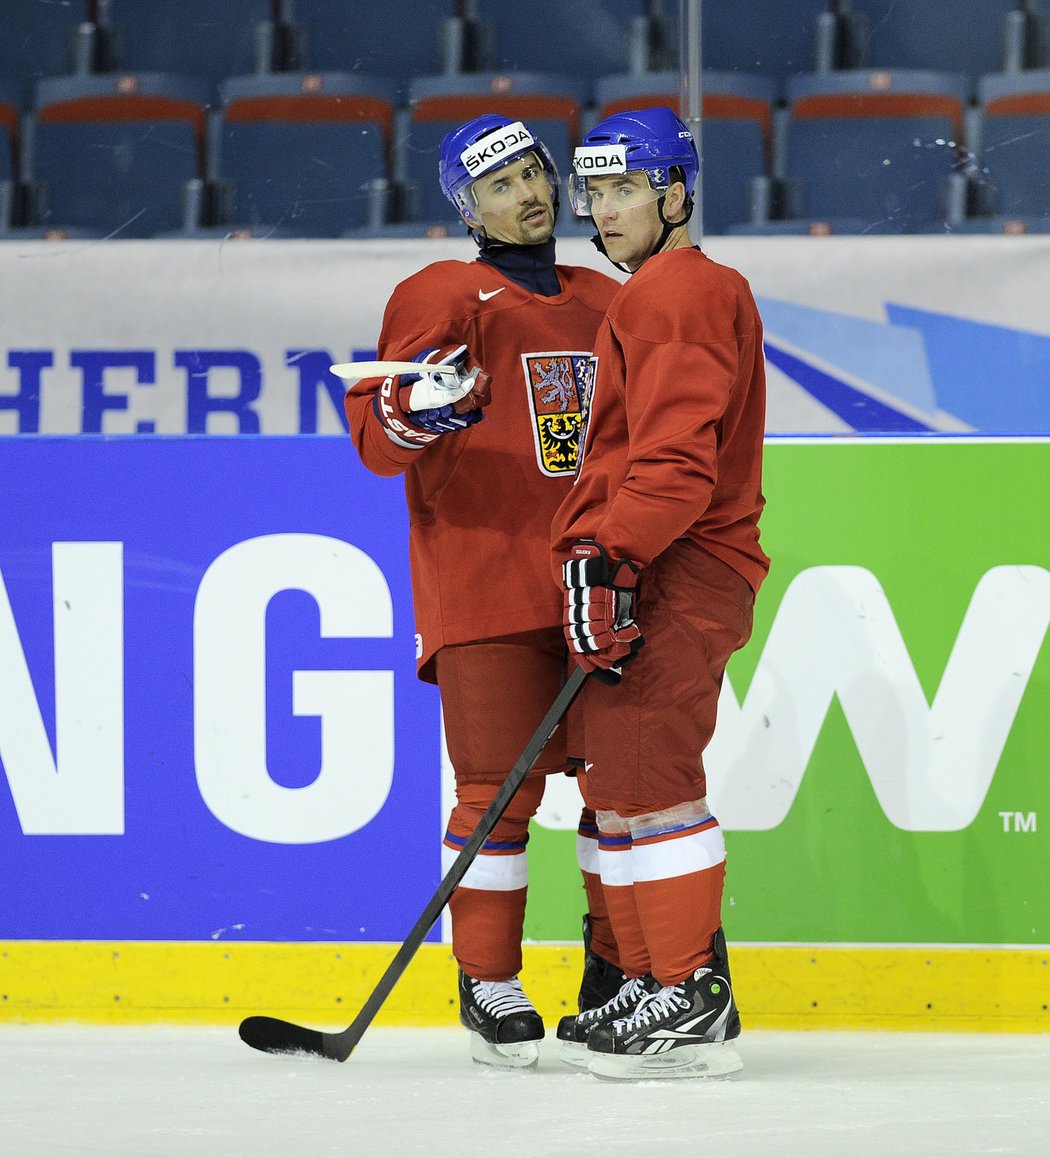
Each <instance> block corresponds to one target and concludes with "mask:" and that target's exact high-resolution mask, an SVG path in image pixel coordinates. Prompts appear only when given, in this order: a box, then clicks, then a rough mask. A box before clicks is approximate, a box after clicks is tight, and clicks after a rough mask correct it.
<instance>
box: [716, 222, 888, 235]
mask: <svg viewBox="0 0 1050 1158" xmlns="http://www.w3.org/2000/svg"><path fill="white" fill-rule="evenodd" d="M903 232H908V230H906V229H903V228H895V227H893V226H892V224H891V223H887V222H885V221H871V220H869V219H868V218H864V217H795V218H792V219H790V220H785V221H746V222H742V223H738V224H736V225H731V226H730V227H729V228H728V229H727V230H726V233H728V234H731V235H734V236H737V237H833V236H836V235H842V234H859V235H864V236H868V235H872V236H874V235H881V234H887V233H892V234H897V233H903Z"/></svg>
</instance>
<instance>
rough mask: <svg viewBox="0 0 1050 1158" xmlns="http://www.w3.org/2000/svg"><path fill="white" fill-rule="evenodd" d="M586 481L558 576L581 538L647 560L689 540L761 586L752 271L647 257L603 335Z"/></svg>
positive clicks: (582, 474)
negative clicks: (744, 272)
mask: <svg viewBox="0 0 1050 1158" xmlns="http://www.w3.org/2000/svg"><path fill="white" fill-rule="evenodd" d="M595 353H596V355H597V358H598V374H597V379H596V384H595V394H594V400H593V405H592V407H591V411H590V417H589V419H588V427H587V431H586V435H585V438H586V442H585V447H584V453H583V458H582V462H581V465H580V471H579V478H578V480H577V482H576V485H575V486H574V487H573V489H572V492H571V493H570V495H569V496H568V498H567V499H566V500H565V503H564V505H563V506H562V508H561V509H560V510H559V511H558V513H557V515H556V517H555V520H554V535H553V545H554V573H555V575H556V576H558V577H560V574H561V567H560V565H561V561H562V560H563V559H564V558H565V557H566V555H567V553H568V550H569V548H570V547H571V545H572V544H573V543H574V542H575V541H576V540H577V539H596V540H597V541H598V542H599V543H601V544H602V545H603V546H604V547H605V548H606V550H607V551H608V552H609V553H610V554H611V555H612V556H613V557H614V558H620V559H633V560H634V561H635V562H637V563H641V564H643V565H647V564H649V563H651V562H652V560H653V559H654V558H655V557H656V556H657V555H659V554H660V553H661V552H662V551H664V550H665V549H666V548H667V547H668V546H670V544H671V543H672V542H674V540H675V539H678V538H690V539H692V540H694V541H695V542H696V543H697V544H699V545H700V546H701V547H703V548H704V550H706V551H708V552H709V553H710V554H712V555H714V556H715V557H716V558H718V559H721V560H722V562H724V563H727V564H728V565H729V566H730V567H733V568H734V569H735V570H736V571H738V572H739V573H740V574H741V575H742V576H743V577H744V578H745V579H746V580H747V581H748V583H749V584H750V585H751V587H752V589H753V590H755V591H757V590H758V588H759V585H760V584H761V582H762V580H763V579H764V578H765V576H766V574H767V572H768V570H769V560H768V558H767V557H766V555H765V553H764V552H763V550H762V548H761V547H760V546H759V544H758V519H759V515H760V514H761V512H762V507H763V505H764V502H765V500H764V498H763V496H762V479H761V464H762V441H763V435H764V427H765V369H764V364H763V360H762V323H761V321H760V319H759V316H758V310H757V307H756V306H755V301H754V298H753V297H752V295H751V290H750V288H749V287H748V284H747V282H746V281H745V280H744V278H743V277H742V276H741V275H740V274H739V273H737V272H736V271H735V270H732V269H729V268H728V267H727V266H723V265H718V264H717V263H715V262H713V261H711V259H710V258H708V257H707V256H706V255H704V254H702V253H701V252H700V251H699V250H698V249H693V248H685V249H674V250H669V251H668V252H666V253H659V254H656V255H654V256H653V257H651V258H649V259H648V260H647V261H646V262H645V264H644V265H643V266H642V267H641V268H640V269H639V270H638V272H637V273H635V274H633V275H632V277H631V278H630V280H629V281H627V282H626V283H625V284H624V285H623V286H622V287H621V288H620V290H619V292H618V293H617V295H616V297H615V299H614V300H613V302H612V304H611V305H610V307H609V311H608V317H607V319H606V321H605V323H604V324H603V325H602V328H601V329H600V330H599V332H598V337H597V339H596V341H595Z"/></svg>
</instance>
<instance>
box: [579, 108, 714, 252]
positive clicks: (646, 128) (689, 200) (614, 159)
mask: <svg viewBox="0 0 1050 1158" xmlns="http://www.w3.org/2000/svg"><path fill="white" fill-rule="evenodd" d="M629 172H641V173H644V174H645V175H646V178H647V180H648V182H649V186H650V188H651V189H652V190H653V192H654V193H657V194H658V195H659V197H658V202H657V207H658V211H659V214H660V220H661V221H662V222H663V224H664V236H663V238H661V240H660V244H659V246H658V247H657V248H660V246H662V245H663V243H664V241H666V240H667V236H668V234H669V233H670V232H671V230H672V229H675V228H677V227H678V226H680V225H684V224H686V222H687V221H688V220H689V217H690V216H691V214H692V212H693V190H694V189H695V188H696V181H697V178H698V177H699V175H700V158H699V155H698V154H697V151H696V142H695V141H694V140H693V134H692V133H691V132H690V131H689V128H688V126H687V125H686V123H685V121H683V120H682V119H681V117H679V116H678V115H677V114H676V113H675V112H674V110H673V109H669V108H665V107H662V106H661V107H657V108H651V109H635V110H631V111H629V112H622V113H614V114H613V115H612V116H611V117H606V118H605V120H603V121H599V123H598V124H596V125H595V126H594V128H593V129H591V131H590V132H589V133H588V134H587V135H586V136H585V137H584V138H583V141H582V142H581V143H580V146H579V148H577V150H576V152H575V153H574V154H573V159H572V172H571V174H570V176H569V200H570V202H571V203H572V210H573V212H574V213H575V214H576V216H577V217H589V216H590V215H591V199H590V194H589V192H588V190H587V179H588V178H589V177H607V176H612V175H614V174H616V173H629ZM674 181H681V182H682V184H683V185H684V186H685V193H686V213H685V217H684V218H683V220H681V221H676V222H674V223H673V224H672V223H671V222H669V221H667V219H666V218H665V217H664V213H663V198H664V194H665V193H666V192H667V190H668V188H669V187H670V185H671V184H672V182H674ZM595 244H597V245H598V248H599V249H601V250H602V251H603V252H604V248H603V246H602V245H601V244H600V238H599V239H597V240H596V242H595Z"/></svg>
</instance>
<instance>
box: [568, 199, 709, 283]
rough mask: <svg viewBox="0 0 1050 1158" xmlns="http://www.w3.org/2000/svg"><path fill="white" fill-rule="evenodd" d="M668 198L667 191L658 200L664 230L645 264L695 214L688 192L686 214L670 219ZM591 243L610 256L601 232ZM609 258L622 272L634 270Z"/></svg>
mask: <svg viewBox="0 0 1050 1158" xmlns="http://www.w3.org/2000/svg"><path fill="white" fill-rule="evenodd" d="M666 200H667V194H666V193H662V194H661V195H660V196H659V197H658V198H657V200H656V212H657V213H659V215H660V223H661V224H662V225H663V230H662V231H661V233H660V239H659V241H657V243H656V245H655V246H653V248H652V249H651V250H650V251H649V252H648V253H647V254H646V255H645V257H643V258H642V263H643V264H644V263H645V262H646V261H648V260H649V258H650V257H652V256H653V254H654V253H659V252H660V250H661V249H663V247H664V246H665V245H666V244H667V239H668V238H669V237H670V236H671V234H672V233H674V231H675V230H676V229H677V228H678V227H679V226H681V225H688V224H689V218H690V217H692V216H693V199H692V197H690V196H689V194H688V193H687V194H686V198H685V204H684V206H683V208H684V209H685V216H684V217H683V218H682V220H681V221H668V220H667V218H666V217H665V216H664V201H666ZM591 220H592V221H593V220H594V218H593V217H592V218H591ZM591 244H592V245H593V246H594V248H595V249H596V250H597V251H598V252H599V253H600V254H601V255H602V257H609V253H608V251H607V250H606V248H605V242H604V241H602V235H601V234H600V233H596V234H595V235H594V236H593V237H592V238H591ZM609 260H610V261H612V263H613V265H615V266H616V268H617V269H618V270H620V271H621V272H623V273H632V272H633V271H632V270H630V269H628V268H627V266H626V265H624V264H623V262H620V261H613V259H612V258H611V257H609ZM639 268H641V266H639Z"/></svg>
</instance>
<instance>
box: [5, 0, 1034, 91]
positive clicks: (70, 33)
mask: <svg viewBox="0 0 1050 1158" xmlns="http://www.w3.org/2000/svg"><path fill="white" fill-rule="evenodd" d="M1046 4H1047V0H957V2H955V3H951V4H946V3H944V0H712V2H709V3H707V4H704V5H703V7H702V21H701V27H702V36H701V49H702V58H703V64H704V67H705V68H706V69H709V70H711V71H715V72H743V73H758V74H761V75H766V76H774V77H780V78H785V77H787V76H789V75H792V74H795V73H803V72H811V71H819V70H822V69H826V68H836V67H851V68H858V67H864V68H879V69H882V68H892V69H923V70H933V71H948V72H961V73H963V74H964V75H967V76H969V77H970V78H971V79H975V78H976V77H978V76H982V75H985V74H988V73H995V72H1000V71H1012V70H1015V69H1019V68H1033V67H1034V68H1038V67H1047V66H1050V36H1048V33H1047V13H1046ZM3 7H4V33H3V36H2V37H0V77H2V78H4V79H5V80H7V81H10V82H14V83H24V84H26V85H27V86H28V87H31V86H32V85H33V84H35V82H36V81H38V80H40V79H42V78H44V77H48V76H60V75H67V74H69V73H73V72H82V71H101V70H107V71H119V72H137V73H141V72H176V73H182V74H188V75H191V76H199V77H201V78H203V79H207V80H210V81H211V82H212V83H213V84H214V83H218V81H219V80H221V79H223V78H225V77H228V76H236V75H245V74H248V73H252V72H259V71H264V72H266V71H274V70H289V71H312V72H358V71H359V72H363V73H366V74H377V75H381V76H386V77H389V78H391V79H392V80H394V81H395V83H398V84H403V83H404V82H406V81H408V80H410V79H412V78H413V77H416V76H423V75H433V74H435V73H441V72H448V71H495V72H544V73H556V74H560V75H572V76H575V77H577V78H578V79H580V80H583V81H585V82H593V81H594V80H596V79H597V78H598V77H600V76H606V75H611V74H615V73H620V72H628V71H630V72H638V71H649V70H659V69H661V68H670V67H674V65H675V64H676V63H677V61H678V46H677V37H678V21H677V19H676V17H675V15H674V12H675V11H676V10H677V8H678V5H677V4H675V3H672V2H671V0H667V2H666V3H665V2H661V0H586V2H584V0H531V3H530V4H529V5H528V6H527V8H524V9H523V8H522V7H521V6H520V5H513V4H508V3H506V2H504V0H473V2H472V0H459V2H458V3H454V4H444V5H443V4H441V3H438V2H436V0H402V2H401V3H399V4H384V3H365V2H363V0H354V2H351V0H174V2H172V3H162V2H160V0H4V6H3ZM28 95H29V92H28V88H27V92H26V96H27V97H28ZM404 95H405V94H404V92H401V93H399V96H400V97H401V98H403V97H404Z"/></svg>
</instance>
